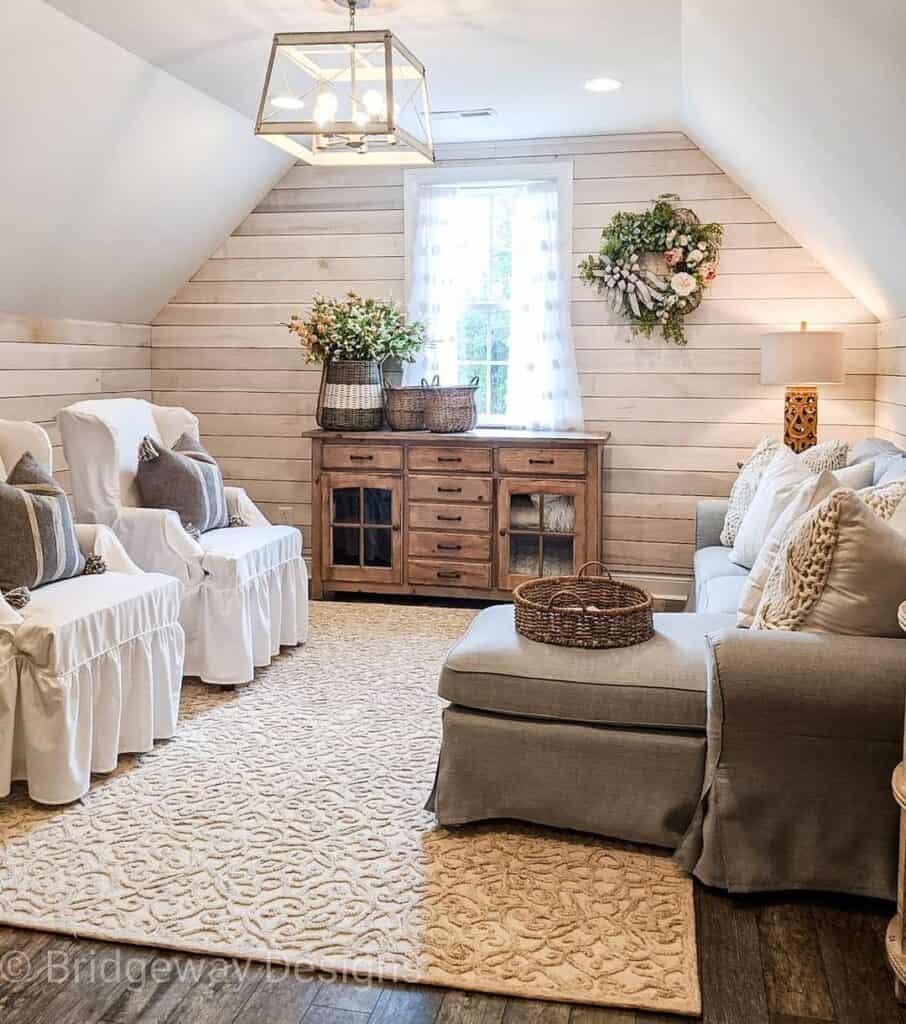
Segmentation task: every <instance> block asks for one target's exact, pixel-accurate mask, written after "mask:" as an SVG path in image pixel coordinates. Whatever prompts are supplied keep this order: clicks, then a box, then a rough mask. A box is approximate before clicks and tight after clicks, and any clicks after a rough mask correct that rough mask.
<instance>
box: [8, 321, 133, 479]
mask: <svg viewBox="0 0 906 1024" xmlns="http://www.w3.org/2000/svg"><path fill="white" fill-rule="evenodd" d="M125 396H133V397H137V398H149V399H150V397H151V327H150V326H149V325H147V324H115V323H96V322H90V321H86V320H47V319H39V318H34V317H25V316H8V315H4V314H0V418H2V419H9V420H30V421H32V422H35V423H40V424H41V425H42V426H44V427H45V428H46V429H47V431H48V432H49V433H50V436H51V440H52V441H53V444H54V449H53V462H54V475H55V476H56V477H57V479H58V480H59V481H60V482H61V483H62V484H63V486H64V487H65V488H66V490H67V492H69V471H68V469H67V467H66V460H65V459H64V457H63V450H62V448H61V447H60V435H59V432H58V431H57V426H56V422H55V419H56V415H57V412H58V411H59V410H60V409H62V408H63V407H64V406H66V405H69V404H70V403H71V402H76V401H79V400H80V399H83V398H114V397H125ZM10 468H11V467H10Z"/></svg>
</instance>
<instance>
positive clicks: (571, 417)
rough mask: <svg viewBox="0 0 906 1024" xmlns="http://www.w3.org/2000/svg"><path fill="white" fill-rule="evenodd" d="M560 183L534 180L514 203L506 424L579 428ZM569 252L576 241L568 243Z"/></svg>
mask: <svg viewBox="0 0 906 1024" xmlns="http://www.w3.org/2000/svg"><path fill="white" fill-rule="evenodd" d="M560 226H561V219H560V208H559V189H558V187H557V183H556V182H555V181H533V182H529V183H527V184H525V185H524V186H523V187H522V188H520V189H519V191H518V192H517V194H516V198H515V202H514V206H513V277H512V291H511V295H512V299H511V303H510V373H509V387H508V389H507V426H511V427H521V428H523V429H526V430H582V428H583V426H584V421H583V418H582V401H581V399H580V397H579V378H578V374H577V373H576V355H575V351H574V349H573V339H572V328H571V326H570V309H569V303H570V276H571V275H570V270H571V266H570V264H569V262H568V260H567V259H565V258H564V256H563V254H562V249H561V241H562V239H561V237H560V231H561V227H560ZM563 249H565V251H566V252H570V253H571V252H572V246H571V245H569V244H567V245H566V246H564V247H563Z"/></svg>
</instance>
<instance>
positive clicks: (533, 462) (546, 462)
mask: <svg viewBox="0 0 906 1024" xmlns="http://www.w3.org/2000/svg"><path fill="white" fill-rule="evenodd" d="M528 464H529V465H530V466H553V464H554V460H553V459H529V460H528Z"/></svg>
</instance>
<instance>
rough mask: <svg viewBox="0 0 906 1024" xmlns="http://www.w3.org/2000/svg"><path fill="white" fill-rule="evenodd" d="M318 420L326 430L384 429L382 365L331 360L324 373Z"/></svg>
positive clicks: (363, 361) (319, 396) (349, 360)
mask: <svg viewBox="0 0 906 1024" xmlns="http://www.w3.org/2000/svg"><path fill="white" fill-rule="evenodd" d="M317 420H318V426H319V427H320V428H321V429H322V430H380V429H381V427H382V426H383V423H384V406H383V397H382V394H381V368H380V365H379V364H378V363H376V362H373V361H368V360H357V359H337V360H335V361H334V362H330V363H327V364H326V365H325V367H324V370H323V372H322V373H321V391H320V393H319V394H318V409H317Z"/></svg>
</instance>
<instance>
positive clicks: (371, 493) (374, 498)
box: [364, 487, 393, 526]
mask: <svg viewBox="0 0 906 1024" xmlns="http://www.w3.org/2000/svg"><path fill="white" fill-rule="evenodd" d="M364 494H365V522H366V523H373V524H374V525H376V526H380V525H383V526H389V525H390V523H391V522H392V520H393V492H392V491H390V490H387V489H386V488H384V487H365V488H364Z"/></svg>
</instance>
